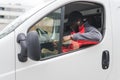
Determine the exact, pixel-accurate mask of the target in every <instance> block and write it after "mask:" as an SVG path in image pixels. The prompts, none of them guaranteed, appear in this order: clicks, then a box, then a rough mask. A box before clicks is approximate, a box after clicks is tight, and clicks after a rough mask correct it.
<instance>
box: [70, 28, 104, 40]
mask: <svg viewBox="0 0 120 80" xmlns="http://www.w3.org/2000/svg"><path fill="white" fill-rule="evenodd" d="M89 28H91V29H90V31H88V32H86V33H82V34H81V33H79V32H78V33H76V34H73V36H72V39H73V40H92V41H101V40H102V35H101V33H100V32H99V31H98V30H97V29H95V28H93V27H89Z"/></svg>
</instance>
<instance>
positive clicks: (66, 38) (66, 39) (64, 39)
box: [63, 35, 72, 42]
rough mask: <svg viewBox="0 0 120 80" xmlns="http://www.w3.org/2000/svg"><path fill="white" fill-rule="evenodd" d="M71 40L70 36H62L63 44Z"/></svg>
mask: <svg viewBox="0 0 120 80" xmlns="http://www.w3.org/2000/svg"><path fill="white" fill-rule="evenodd" d="M71 39H72V35H68V36H64V37H63V42H65V41H68V40H71Z"/></svg>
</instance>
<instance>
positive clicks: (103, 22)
mask: <svg viewBox="0 0 120 80" xmlns="http://www.w3.org/2000/svg"><path fill="white" fill-rule="evenodd" d="M77 2H79V3H81V2H84V3H92V4H95V5H99V6H100V7H101V8H102V13H101V26H102V28H104V29H102V30H103V32H104V33H105V26H104V25H105V8H104V6H103V5H102V4H101V3H97V2H90V1H89V2H88V1H74V2H69V3H66V4H64V5H62V6H60V7H58V8H55V9H54V10H52V11H51V12H53V11H55V10H57V9H59V8H61V27H59V33H60V43H59V46H58V47H59V49H58V51H59V52H58V54H56V55H52V56H48V57H44V58H41V59H40V61H44V60H48V59H51V58H55V57H58V56H61V55H66V54H69V53H73V52H76V51H80V50H82V49H86V48H79V49H77V50H72V51H69V52H66V53H62V51H61V50H62V49H61V46H62V44H61V43H62V38H63V29H64V20H65V15H64V14H65V6H66V5H68V4H71V3H77ZM51 12H49V13H48V14H50V13H51ZM48 14H46V15H48ZM44 17H45V16H43V17H42V18H44ZM42 18H41V19H42ZM41 19H40V20H41ZM40 20H38V21H37V22H39V21H40ZM37 22H36V23H37ZM36 23H35V24H36ZM35 24H33V25H35ZM33 25H32V26H33ZM32 26H31V27H32ZM31 27H30V28H31ZM30 28H29V29H30ZM29 29H28V31H27V32H29ZM102 36H103V38H104V34H102ZM101 41H102V40H101ZM99 43H100V42H99ZM99 43H98V44H99ZM98 44H96V45H98ZM96 45H92V46H96ZM90 47H91V46H90ZM90 47H87V48H90Z"/></svg>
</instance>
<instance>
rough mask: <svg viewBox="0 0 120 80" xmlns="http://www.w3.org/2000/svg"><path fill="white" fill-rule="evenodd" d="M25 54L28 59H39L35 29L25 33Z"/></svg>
mask: <svg viewBox="0 0 120 80" xmlns="http://www.w3.org/2000/svg"><path fill="white" fill-rule="evenodd" d="M26 42H27V55H28V57H29V58H30V59H32V60H35V61H38V60H40V53H41V48H40V42H39V35H38V33H37V32H36V31H31V32H29V33H28V34H27V39H26Z"/></svg>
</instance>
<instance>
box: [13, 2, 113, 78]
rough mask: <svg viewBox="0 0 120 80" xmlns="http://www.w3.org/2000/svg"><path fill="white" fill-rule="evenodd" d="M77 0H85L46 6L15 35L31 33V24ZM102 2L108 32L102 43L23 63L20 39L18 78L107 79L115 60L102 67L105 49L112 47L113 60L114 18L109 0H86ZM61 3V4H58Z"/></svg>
mask: <svg viewBox="0 0 120 80" xmlns="http://www.w3.org/2000/svg"><path fill="white" fill-rule="evenodd" d="M74 1H81V0H65V1H64V0H57V1H55V2H53V3H51V4H50V5H48V6H46V7H44V8H43V9H41V10H40V11H38V12H37V13H36V14H34V15H33V16H32V17H30V18H29V19H28V20H26V21H25V22H24V23H23V24H21V25H20V26H19V27H18V28H17V29H16V30H15V38H17V35H18V34H19V33H25V34H27V31H28V29H29V28H30V26H32V25H33V24H35V22H36V21H38V20H39V19H41V18H43V17H44V16H45V15H47V14H48V13H50V12H52V11H53V10H55V9H57V8H59V7H61V6H63V5H65V4H67V3H70V2H74ZM84 1H90V2H98V3H101V4H103V5H104V7H105V10H106V12H105V15H107V16H105V27H106V32H105V35H104V38H103V40H102V42H101V43H100V44H98V45H95V46H93V47H90V48H87V49H83V50H80V51H76V52H73V53H70V54H66V55H62V56H59V57H56V58H52V59H48V60H45V61H37V62H36V61H32V60H30V59H29V60H28V61H27V62H25V63H22V62H20V61H19V60H18V58H17V54H18V53H19V52H20V45H18V43H17V42H16V44H15V45H16V80H33V79H36V80H40V79H41V80H80V79H82V80H107V78H108V75H109V73H110V71H111V66H112V63H110V67H109V69H107V70H103V69H102V66H101V59H102V52H103V51H104V50H108V51H109V52H110V57H111V61H112V33H111V25H110V24H109V23H110V22H111V21H110V17H109V16H110V9H109V1H108V0H94V1H93V0H84ZM56 4H57V5H56ZM108 44H109V45H108Z"/></svg>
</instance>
